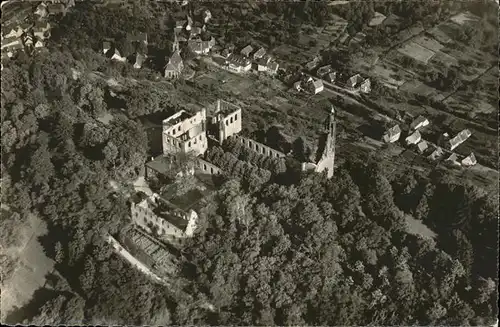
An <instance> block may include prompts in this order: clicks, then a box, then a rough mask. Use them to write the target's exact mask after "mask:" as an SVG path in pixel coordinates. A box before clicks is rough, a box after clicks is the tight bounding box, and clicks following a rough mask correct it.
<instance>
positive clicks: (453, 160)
mask: <svg viewBox="0 0 500 327" xmlns="http://www.w3.org/2000/svg"><path fill="white" fill-rule="evenodd" d="M445 161H446V162H448V163H451V164H453V165H456V166H460V162H458V156H457V154H456V153H452V154H451V155H450V156H449V157H448V158H447V159H446V160H445Z"/></svg>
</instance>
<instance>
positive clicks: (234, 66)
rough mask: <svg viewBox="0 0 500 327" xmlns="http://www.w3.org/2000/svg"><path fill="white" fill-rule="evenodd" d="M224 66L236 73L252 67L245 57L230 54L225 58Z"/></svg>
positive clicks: (246, 70)
mask: <svg viewBox="0 0 500 327" xmlns="http://www.w3.org/2000/svg"><path fill="white" fill-rule="evenodd" d="M226 68H227V69H229V70H231V71H234V72H236V73H242V72H248V71H249V70H250V69H251V68H252V61H251V60H250V59H248V58H246V57H243V56H240V55H237V54H232V55H230V56H229V58H227V59H226Z"/></svg>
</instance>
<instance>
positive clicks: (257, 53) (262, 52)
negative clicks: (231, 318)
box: [253, 48, 266, 60]
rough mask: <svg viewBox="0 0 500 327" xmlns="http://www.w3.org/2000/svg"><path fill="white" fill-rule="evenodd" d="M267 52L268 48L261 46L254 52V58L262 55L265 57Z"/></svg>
mask: <svg viewBox="0 0 500 327" xmlns="http://www.w3.org/2000/svg"><path fill="white" fill-rule="evenodd" d="M265 54H266V49H264V48H260V49H259V50H257V51H256V52H255V53H254V54H253V59H254V60H257V59H260V58H262V57H264V55H265Z"/></svg>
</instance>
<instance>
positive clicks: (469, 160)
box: [462, 152, 477, 167]
mask: <svg viewBox="0 0 500 327" xmlns="http://www.w3.org/2000/svg"><path fill="white" fill-rule="evenodd" d="M475 164H477V160H476V156H475V155H474V153H473V152H471V154H469V155H468V156H467V157H465V158H464V159H463V160H462V166H465V167H470V166H474V165H475Z"/></svg>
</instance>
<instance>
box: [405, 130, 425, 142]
mask: <svg viewBox="0 0 500 327" xmlns="http://www.w3.org/2000/svg"><path fill="white" fill-rule="evenodd" d="M420 140H422V135H420V132H419V131H415V132H413V134H411V135H409V136H408V137H407V138H406V139H405V141H406V144H407V145H411V144H417V143H418V142H420Z"/></svg>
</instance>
